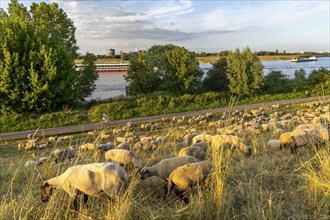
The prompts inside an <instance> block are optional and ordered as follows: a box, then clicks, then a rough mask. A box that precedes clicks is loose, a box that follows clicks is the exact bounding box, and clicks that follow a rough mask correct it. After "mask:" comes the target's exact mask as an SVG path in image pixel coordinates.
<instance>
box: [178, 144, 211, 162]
mask: <svg viewBox="0 0 330 220" xmlns="http://www.w3.org/2000/svg"><path fill="white" fill-rule="evenodd" d="M178 156H179V157H184V156H193V157H196V158H197V159H199V160H204V159H205V157H206V152H205V151H204V150H203V149H202V148H200V147H198V146H194V147H184V148H182V149H181V150H180V151H179V155H178Z"/></svg>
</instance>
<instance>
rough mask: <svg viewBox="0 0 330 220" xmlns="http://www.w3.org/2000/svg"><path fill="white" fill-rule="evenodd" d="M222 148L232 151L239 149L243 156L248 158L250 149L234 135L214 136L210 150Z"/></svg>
mask: <svg viewBox="0 0 330 220" xmlns="http://www.w3.org/2000/svg"><path fill="white" fill-rule="evenodd" d="M221 146H222V147H224V148H227V149H231V150H233V149H234V148H237V147H238V148H239V149H240V150H241V151H242V152H243V153H244V154H245V155H248V156H250V155H251V154H252V149H251V148H249V147H247V146H246V145H245V144H244V143H243V142H242V141H241V140H240V139H239V138H238V137H237V136H234V135H215V136H213V137H212V148H214V149H218V148H219V147H221Z"/></svg>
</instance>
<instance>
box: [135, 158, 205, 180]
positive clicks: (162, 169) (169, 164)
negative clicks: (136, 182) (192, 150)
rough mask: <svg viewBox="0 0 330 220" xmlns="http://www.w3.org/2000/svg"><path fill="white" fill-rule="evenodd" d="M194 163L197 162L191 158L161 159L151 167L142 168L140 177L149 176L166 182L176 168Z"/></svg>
mask: <svg viewBox="0 0 330 220" xmlns="http://www.w3.org/2000/svg"><path fill="white" fill-rule="evenodd" d="M195 162H199V160H198V159H197V158H195V157H192V156H186V157H172V158H167V159H163V160H161V161H159V162H158V163H156V164H155V165H153V166H151V167H144V168H142V170H141V173H140V174H141V175H140V177H141V179H146V178H148V177H151V176H159V177H161V178H162V179H165V180H166V179H168V177H169V175H170V174H171V172H172V171H173V170H174V169H175V168H177V167H178V166H182V165H185V164H188V163H195Z"/></svg>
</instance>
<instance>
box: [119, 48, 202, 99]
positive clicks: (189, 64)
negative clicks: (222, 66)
mask: <svg viewBox="0 0 330 220" xmlns="http://www.w3.org/2000/svg"><path fill="white" fill-rule="evenodd" d="M202 74H203V72H202V71H201V70H200V69H199V66H198V62H197V60H196V57H195V54H194V53H191V52H189V51H188V50H187V49H185V48H183V47H178V46H175V45H172V44H168V45H164V46H163V45H154V46H152V47H151V48H149V49H148V50H147V51H146V52H143V53H140V54H139V56H138V57H137V58H131V59H130V69H129V71H128V72H127V74H126V75H125V76H124V77H125V79H126V81H127V82H128V83H129V91H130V94H136V95H137V94H141V93H142V94H151V93H153V92H157V91H163V92H167V93H172V94H182V93H186V92H193V91H195V90H196V88H197V87H198V85H199V83H200V80H201V76H202Z"/></svg>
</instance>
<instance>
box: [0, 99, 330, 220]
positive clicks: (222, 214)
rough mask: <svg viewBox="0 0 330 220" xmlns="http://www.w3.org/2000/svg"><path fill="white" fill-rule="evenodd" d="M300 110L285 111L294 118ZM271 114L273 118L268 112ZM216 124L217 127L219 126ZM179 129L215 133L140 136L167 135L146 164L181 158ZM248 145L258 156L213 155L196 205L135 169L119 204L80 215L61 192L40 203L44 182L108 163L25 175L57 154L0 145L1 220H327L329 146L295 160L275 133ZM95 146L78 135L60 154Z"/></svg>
mask: <svg viewBox="0 0 330 220" xmlns="http://www.w3.org/2000/svg"><path fill="white" fill-rule="evenodd" d="M297 109H302V106H301V105H299V106H287V107H283V109H281V110H283V111H288V112H292V111H294V110H297ZM269 113H270V112H269ZM216 119H217V118H216V117H215V118H214V119H213V120H216ZM181 127H185V128H188V127H192V128H197V129H198V131H200V132H202V131H206V130H208V131H210V132H211V134H215V133H216V131H215V130H216V129H215V128H208V127H207V126H204V127H203V126H197V125H192V126H188V125H187V124H181V125H176V124H173V123H169V124H167V125H161V126H160V127H159V129H158V130H156V131H151V132H141V131H140V130H139V129H135V130H136V131H137V134H139V135H155V134H157V135H165V134H166V133H167V132H171V136H170V140H169V141H168V142H167V143H165V144H163V145H162V146H160V147H159V148H158V149H157V150H156V151H154V152H138V153H137V155H138V157H139V158H140V159H141V160H142V162H143V164H146V165H148V164H154V163H156V162H157V161H159V160H161V159H163V158H167V157H171V156H175V155H177V153H178V151H179V147H178V146H175V144H174V140H175V139H178V138H181V137H182V135H183V133H184V132H183V131H182V128H181ZM240 137H241V138H242V139H243V142H244V143H246V144H247V145H249V146H252V147H253V149H254V150H253V156H252V157H250V158H247V157H245V156H243V155H242V154H241V153H240V152H238V151H234V153H233V154H232V153H230V152H229V151H225V152H220V154H218V153H217V154H215V152H212V151H211V149H209V154H210V155H212V159H213V162H214V163H215V164H216V172H215V174H214V175H213V178H212V181H211V184H210V186H209V187H208V188H206V189H203V188H202V187H200V186H199V187H195V188H193V190H192V191H191V192H190V194H189V195H190V200H191V202H190V203H189V204H188V205H186V204H184V203H183V202H181V201H180V200H179V199H178V198H176V197H175V196H174V193H172V196H170V198H168V199H167V200H163V199H162V196H163V192H164V191H163V185H162V184H163V181H162V180H160V179H159V178H157V177H151V178H149V179H146V180H143V181H140V180H139V178H138V175H137V170H133V169H129V170H128V173H129V176H130V186H129V188H128V190H127V191H126V193H125V194H124V196H123V197H121V198H120V199H119V201H109V200H108V199H107V198H106V197H101V198H90V199H89V201H88V206H87V207H86V206H82V207H81V209H80V210H79V213H76V212H74V211H72V209H70V208H69V206H70V200H69V199H68V196H67V194H66V193H64V192H63V191H60V190H59V191H57V192H56V193H55V194H54V195H53V197H52V198H51V200H50V201H49V202H48V203H42V202H41V201H40V197H39V186H40V182H41V179H43V180H45V179H48V178H51V177H54V176H56V175H58V174H60V173H62V172H63V171H64V170H66V169H67V167H69V166H71V165H72V164H82V163H88V162H99V161H104V159H103V158H104V156H103V155H101V154H100V153H97V152H81V154H80V155H79V157H78V158H77V159H76V160H75V161H72V162H70V163H69V162H65V163H62V164H60V165H51V164H50V163H46V164H44V165H41V166H39V167H37V169H34V168H25V167H24V166H23V165H24V163H25V162H26V161H27V160H31V159H37V158H40V157H41V156H48V155H49V154H50V152H51V151H52V150H53V149H45V150H39V151H28V152H19V151H17V150H16V146H17V144H18V143H19V142H20V141H19V140H16V141H10V142H0V155H1V160H0V181H1V185H2V187H1V188H0V219H18V218H20V219H40V218H43V219H73V218H79V219H104V218H107V219H155V218H159V219H169V218H174V219H288V218H291V219H326V218H329V213H328V210H329V208H330V203H329V198H330V197H329V190H330V187H329V186H330V172H329V171H330V167H329V162H328V159H327V155H328V154H329V150H330V145H329V144H328V145H327V146H326V147H325V148H323V149H322V150H320V151H319V152H318V153H315V152H314V151H313V150H312V149H306V148H300V149H298V155H296V156H293V155H291V153H290V152H289V150H282V151H278V150H276V149H269V148H267V147H266V143H267V141H268V140H269V139H272V138H278V134H275V133H274V131H273V130H271V131H269V132H266V133H263V134H262V135H255V134H253V133H250V134H246V135H240ZM91 141H97V139H96V138H91V137H87V135H86V134H80V135H75V137H74V139H73V140H72V141H71V142H59V143H57V144H55V146H54V148H64V147H68V146H70V145H72V144H81V143H83V142H91Z"/></svg>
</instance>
